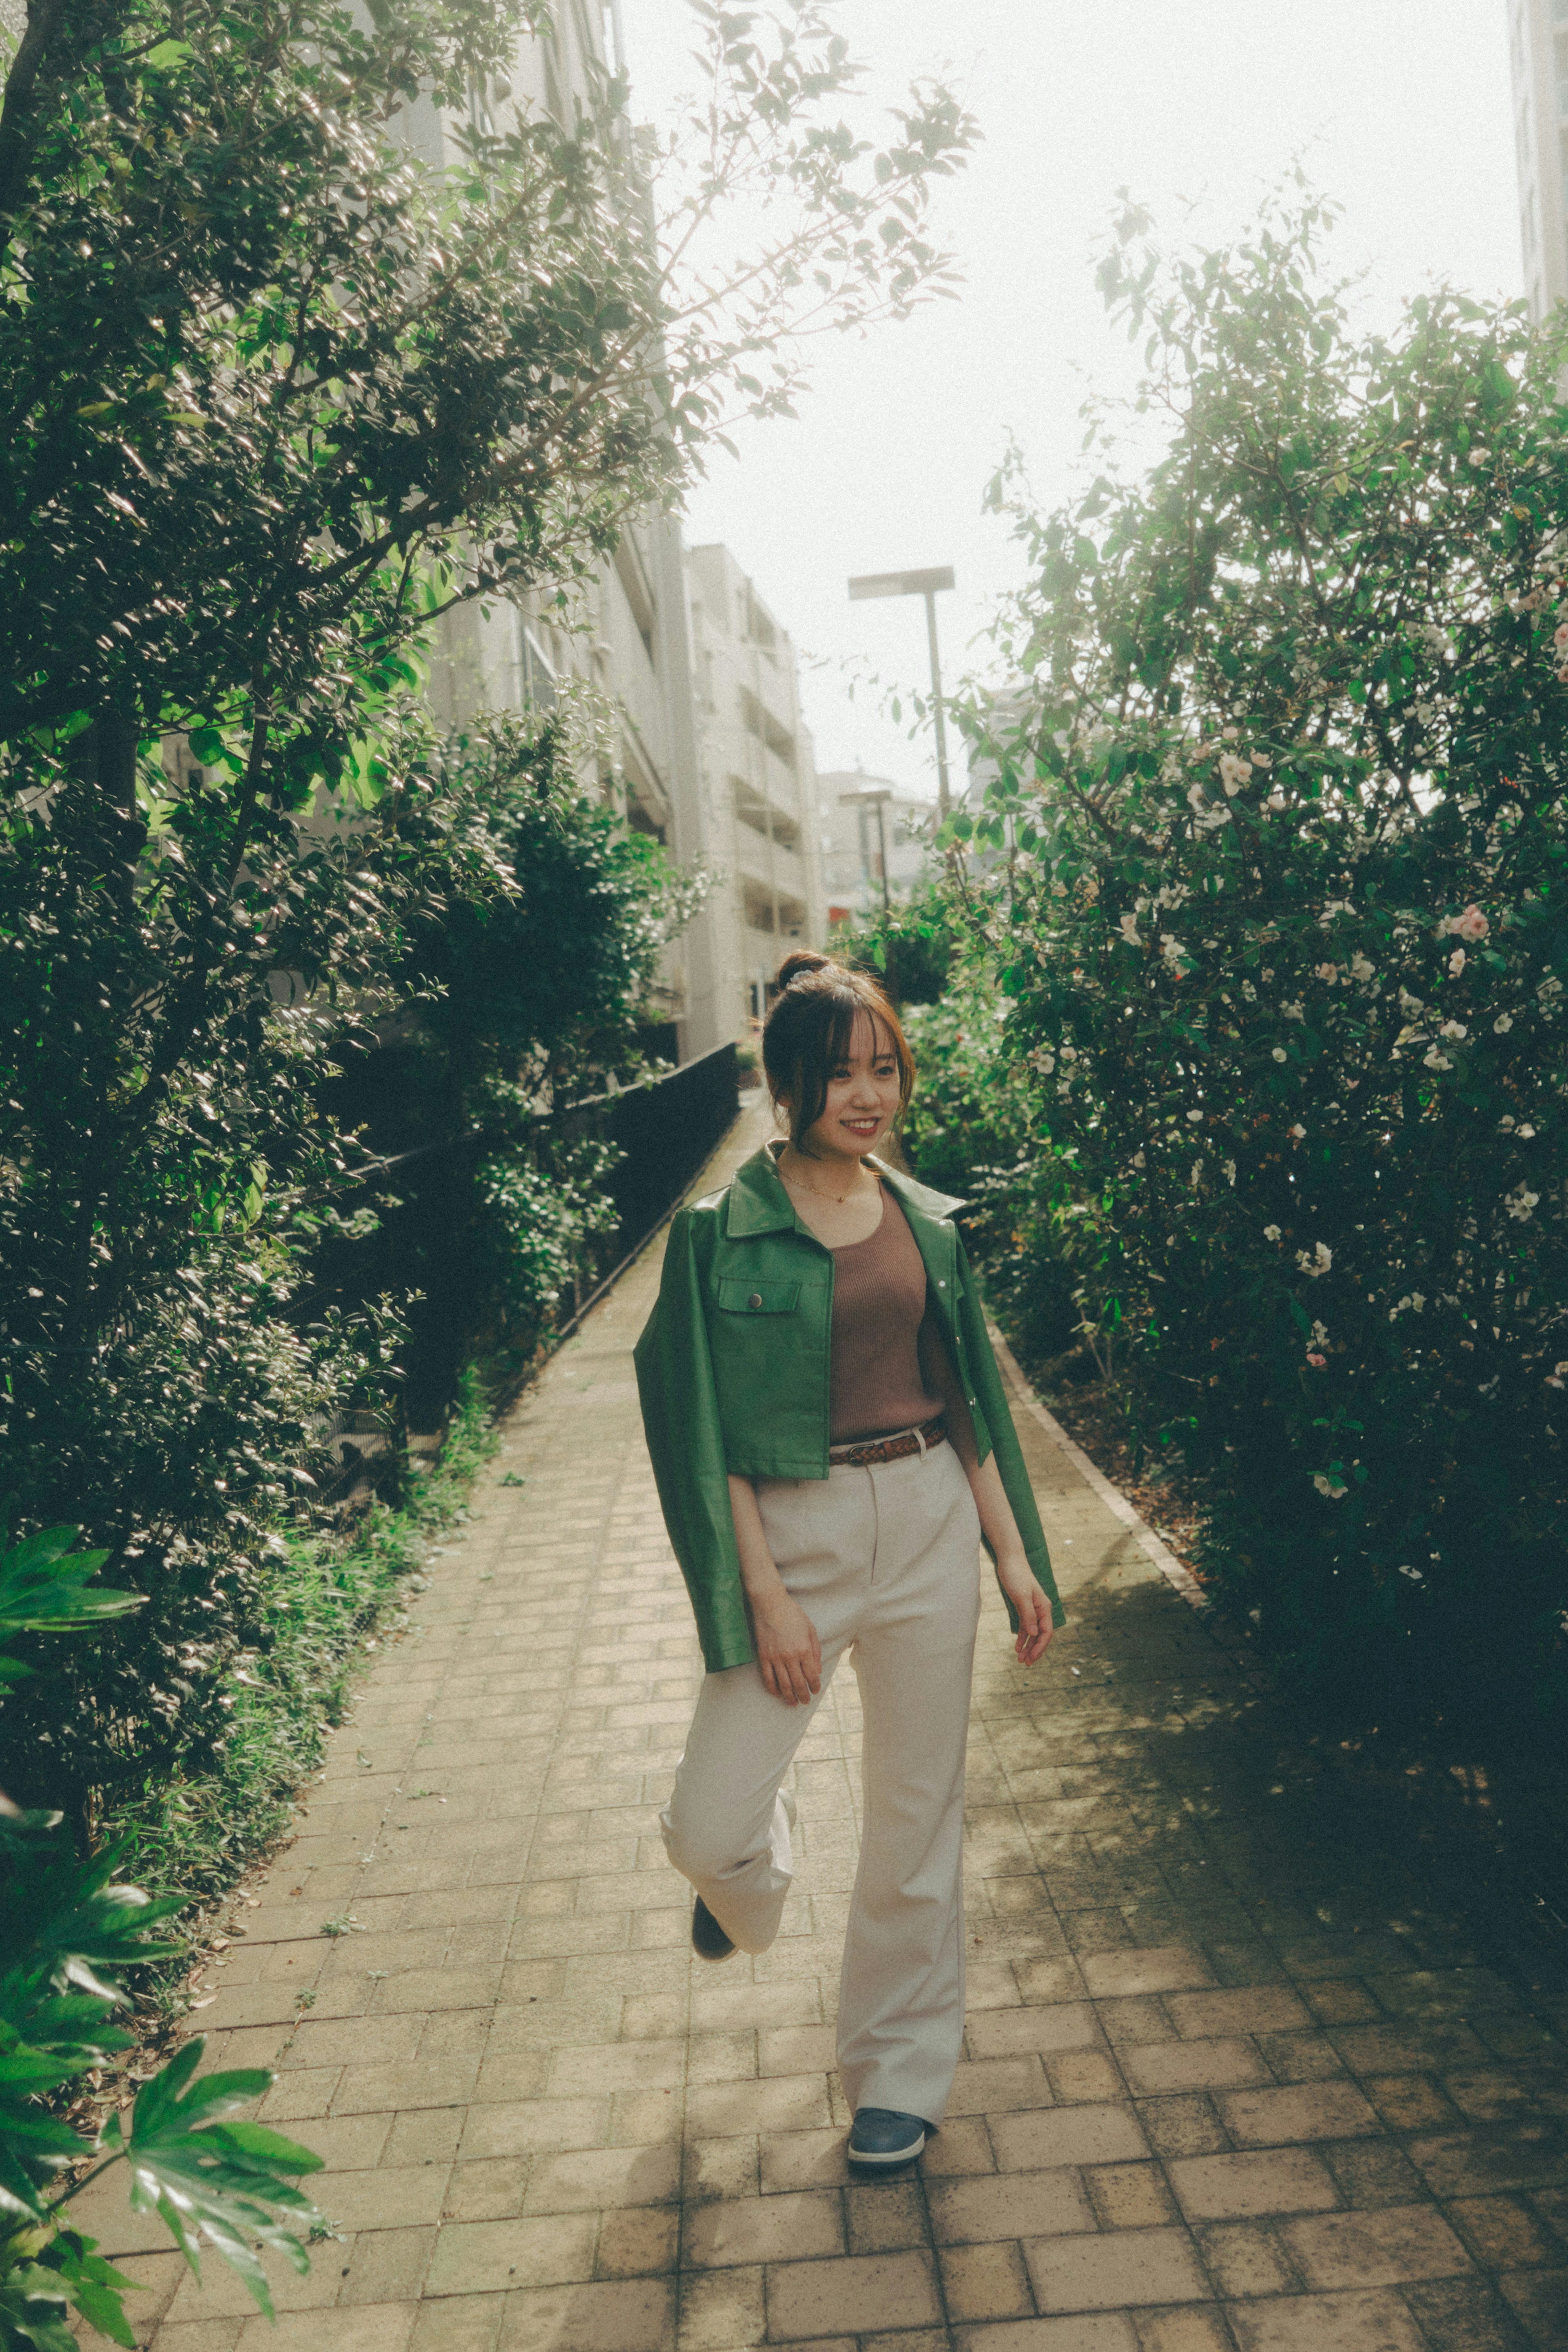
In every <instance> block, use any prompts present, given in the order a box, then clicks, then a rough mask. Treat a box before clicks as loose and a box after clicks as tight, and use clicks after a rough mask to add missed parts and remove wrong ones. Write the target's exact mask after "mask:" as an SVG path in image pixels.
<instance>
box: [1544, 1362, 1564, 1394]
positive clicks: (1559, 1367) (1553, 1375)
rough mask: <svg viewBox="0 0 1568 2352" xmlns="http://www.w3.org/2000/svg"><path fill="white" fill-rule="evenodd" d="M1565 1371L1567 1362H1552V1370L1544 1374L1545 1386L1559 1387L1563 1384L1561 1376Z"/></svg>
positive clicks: (1550, 1387)
mask: <svg viewBox="0 0 1568 2352" xmlns="http://www.w3.org/2000/svg"><path fill="white" fill-rule="evenodd" d="M1565 1372H1568V1363H1562V1364H1553V1365H1552V1370H1550V1371H1549V1372H1548V1373H1547V1375H1546V1385H1547V1387H1548V1388H1549V1389H1560V1388H1561V1387H1562V1386H1563V1374H1564V1373H1565Z"/></svg>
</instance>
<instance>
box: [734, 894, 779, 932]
mask: <svg viewBox="0 0 1568 2352" xmlns="http://www.w3.org/2000/svg"><path fill="white" fill-rule="evenodd" d="M741 904H742V906H743V907H744V908H745V909H746V926H747V930H752V931H765V932H767V933H768V934H769V935H771V934H772V932H773V931H774V929H775V928H776V926H775V923H774V917H773V893H772V891H771V890H769V889H768V888H767V887H766V886H765V885H764V884H762V883H760V882H744V883H742V885H741Z"/></svg>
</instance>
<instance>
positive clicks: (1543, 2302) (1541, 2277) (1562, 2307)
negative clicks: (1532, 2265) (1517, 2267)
mask: <svg viewBox="0 0 1568 2352" xmlns="http://www.w3.org/2000/svg"><path fill="white" fill-rule="evenodd" d="M1498 2284H1499V2286H1500V2288H1501V2290H1502V2292H1503V2294H1504V2295H1505V2296H1506V2298H1507V2300H1508V2304H1509V2307H1510V2309H1511V2311H1512V2313H1513V2315H1514V2316H1515V2318H1516V2319H1517V2320H1518V2321H1519V2322H1520V2325H1521V2326H1522V2327H1523V2329H1524V2331H1525V2333H1526V2335H1527V2336H1529V2337H1530V2339H1531V2343H1532V2344H1537V2345H1540V2346H1542V2347H1543V2352H1558V2347H1561V2346H1562V2345H1563V2344H1565V2343H1568V2266H1565V2267H1564V2268H1563V2269H1562V2270H1555V2271H1510V2272H1506V2273H1504V2275H1503V2276H1502V2277H1501V2278H1500V2279H1499V2281H1498Z"/></svg>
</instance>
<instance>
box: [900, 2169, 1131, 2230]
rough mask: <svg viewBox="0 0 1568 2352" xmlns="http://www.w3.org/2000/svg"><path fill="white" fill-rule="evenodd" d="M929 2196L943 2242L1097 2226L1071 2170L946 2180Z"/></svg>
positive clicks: (933, 2223) (933, 2220)
mask: <svg viewBox="0 0 1568 2352" xmlns="http://www.w3.org/2000/svg"><path fill="white" fill-rule="evenodd" d="M926 2200H927V2203H928V2205H929V2207H930V2212H931V2229H932V2233H933V2235H934V2236H935V2238H936V2242H937V2243H938V2244H939V2245H974V2244H977V2243H982V2242H985V2241H987V2240H994V2239H999V2238H1033V2237H1040V2236H1041V2235H1043V2234H1045V2233H1047V2232H1056V2231H1069V2230H1092V2229H1093V2227H1094V2226H1095V2224H1094V2214H1093V2211H1092V2208H1091V2206H1090V2204H1089V2200H1088V2199H1087V2197H1086V2196H1085V2195H1084V2192H1083V2189H1082V2185H1081V2183H1080V2181H1079V2179H1078V2176H1077V2174H1076V2172H1073V2171H1071V2170H1060V2171H1058V2170H1052V2171H1049V2172H1010V2173H1007V2174H1004V2175H1003V2176H1002V2177H1001V2178H1000V2179H991V2178H986V2177H982V2178H981V2179H977V2180H947V2181H943V2182H940V2183H936V2184H933V2185H932V2186H931V2187H930V2188H929V2189H927V2191H926Z"/></svg>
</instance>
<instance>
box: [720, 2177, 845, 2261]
mask: <svg viewBox="0 0 1568 2352" xmlns="http://www.w3.org/2000/svg"><path fill="white" fill-rule="evenodd" d="M843 2251H844V2229H843V2215H842V2209H841V2204H840V2200H839V2199H838V2197H837V2196H836V2195H834V2194H832V2193H831V2192H828V2191H822V2192H810V2191H806V2192H803V2193H800V2194H796V2195H793V2196H791V2195H789V2194H782V2195H779V2196H776V2197H752V2198H745V2199H737V2200H733V2201H730V2200H726V2201H725V2202H723V2203H714V2204H708V2205H702V2206H699V2207H698V2209H697V2210H696V2211H695V2213H694V2214H692V2215H691V2217H690V2219H689V2221H688V2222H687V2225H686V2230H685V2242H684V2245H683V2247H682V2254H681V2259H682V2261H683V2262H684V2263H688V2264H689V2265H690V2266H691V2267H692V2268H693V2269H694V2270H713V2269H716V2268H718V2267H720V2266H722V2265H724V2264H727V2263H743V2264H745V2263H770V2262H781V2261H787V2260H789V2259H790V2258H792V2257H793V2258H796V2259H799V2258H801V2257H804V2256H808V2255H815V2254H841V2253H842V2252H843Z"/></svg>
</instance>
